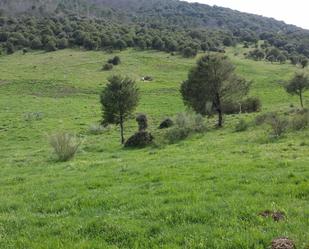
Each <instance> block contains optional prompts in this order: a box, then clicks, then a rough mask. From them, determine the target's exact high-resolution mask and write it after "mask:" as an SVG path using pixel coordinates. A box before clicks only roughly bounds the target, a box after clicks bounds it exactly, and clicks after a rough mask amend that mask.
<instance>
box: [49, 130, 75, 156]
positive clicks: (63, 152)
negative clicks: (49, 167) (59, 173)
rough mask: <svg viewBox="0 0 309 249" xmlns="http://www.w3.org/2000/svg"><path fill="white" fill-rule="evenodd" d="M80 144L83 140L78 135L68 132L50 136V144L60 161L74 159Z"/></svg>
mask: <svg viewBox="0 0 309 249" xmlns="http://www.w3.org/2000/svg"><path fill="white" fill-rule="evenodd" d="M80 144H81V142H80V141H79V139H77V137H76V136H74V135H71V134H69V133H66V132H59V133H56V134H53V135H51V136H50V145H51V146H52V147H53V149H54V151H55V154H56V156H57V159H58V161H60V162H66V161H69V160H70V159H72V158H73V157H74V155H75V154H76V152H77V150H78V148H79V146H80Z"/></svg>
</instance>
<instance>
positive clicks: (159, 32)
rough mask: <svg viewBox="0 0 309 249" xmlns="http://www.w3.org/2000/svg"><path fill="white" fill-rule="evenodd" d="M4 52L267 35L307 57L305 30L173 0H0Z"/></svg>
mask: <svg viewBox="0 0 309 249" xmlns="http://www.w3.org/2000/svg"><path fill="white" fill-rule="evenodd" d="M0 9H2V11H1V19H0V25H1V30H0V42H1V47H2V50H3V51H7V52H8V53H12V52H13V51H15V50H16V49H21V48H32V49H46V50H48V51H51V50H55V49H57V48H58V49H62V48H66V47H74V46H83V47H84V48H86V49H91V50H95V49H124V48H126V47H138V48H141V49H147V48H153V49H157V50H162V51H168V52H174V51H179V52H181V53H182V54H183V55H184V56H185V57H188V56H193V55H195V54H196V52H197V51H199V50H204V51H206V50H211V51H217V50H222V48H223V46H232V45H234V44H235V43H237V42H250V43H255V42H257V41H258V40H261V39H262V40H266V41H267V42H268V43H269V44H270V46H274V47H277V48H279V49H280V50H282V51H285V52H286V53H287V54H288V56H289V57H290V56H293V55H294V56H295V55H299V54H302V55H304V56H309V31H306V30H303V29H301V28H297V27H295V26H292V25H286V24H285V23H283V22H279V21H276V20H274V19H271V18H264V17H261V16H256V15H251V14H245V13H241V12H238V11H233V10H230V9H226V8H220V7H216V6H215V7H210V6H208V5H202V4H189V3H186V2H180V1H177V0H169V1H163V0H152V1H137V0H129V1H120V0H118V1H111V0H91V1H85V0H66V1H64V0H49V1H35V0H26V1H18V0H13V1H2V2H1V3H0Z"/></svg>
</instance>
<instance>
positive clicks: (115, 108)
mask: <svg viewBox="0 0 309 249" xmlns="http://www.w3.org/2000/svg"><path fill="white" fill-rule="evenodd" d="M108 82H109V83H108V84H107V86H106V87H105V89H104V90H103V92H102V94H101V105H102V110H103V121H102V124H104V125H105V124H117V125H120V135H121V143H122V144H124V141H125V139H124V135H123V131H124V127H123V124H124V121H125V120H126V119H127V118H128V117H129V116H130V115H131V114H132V112H133V111H134V110H135V108H136V106H137V104H138V101H139V90H138V88H137V87H136V84H135V81H133V80H131V79H129V78H124V77H121V76H112V77H111V78H109V79H108Z"/></svg>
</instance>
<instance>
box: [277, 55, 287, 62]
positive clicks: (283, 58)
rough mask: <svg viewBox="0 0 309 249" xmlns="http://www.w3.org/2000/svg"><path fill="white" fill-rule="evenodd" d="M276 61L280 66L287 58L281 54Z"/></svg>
mask: <svg viewBox="0 0 309 249" xmlns="http://www.w3.org/2000/svg"><path fill="white" fill-rule="evenodd" d="M277 60H278V61H279V62H280V64H283V63H285V61H286V60H287V58H286V57H285V56H284V55H283V54H279V56H278V57H277Z"/></svg>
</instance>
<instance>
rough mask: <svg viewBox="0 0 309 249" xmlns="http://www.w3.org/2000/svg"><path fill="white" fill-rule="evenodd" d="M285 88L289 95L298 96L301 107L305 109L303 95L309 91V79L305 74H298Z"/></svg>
mask: <svg viewBox="0 0 309 249" xmlns="http://www.w3.org/2000/svg"><path fill="white" fill-rule="evenodd" d="M284 87H285V90H286V91H287V93H289V94H291V95H298V97H299V100H300V105H301V107H302V108H303V107H304V102H303V94H304V92H305V91H307V90H308V89H309V77H308V76H307V75H305V74H304V73H296V74H295V76H294V77H293V78H292V79H291V80H290V81H289V82H288V83H287V84H286V85H285V86H284Z"/></svg>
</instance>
